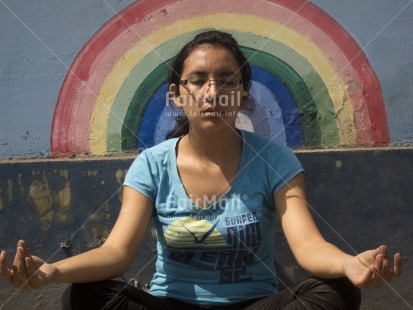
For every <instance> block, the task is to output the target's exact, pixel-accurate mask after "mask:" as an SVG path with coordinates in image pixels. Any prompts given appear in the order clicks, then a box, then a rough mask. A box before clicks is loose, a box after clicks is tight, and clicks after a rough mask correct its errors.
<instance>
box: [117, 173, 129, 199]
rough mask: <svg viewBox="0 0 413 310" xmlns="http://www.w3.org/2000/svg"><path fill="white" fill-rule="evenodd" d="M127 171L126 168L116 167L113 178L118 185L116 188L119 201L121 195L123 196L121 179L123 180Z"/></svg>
mask: <svg viewBox="0 0 413 310" xmlns="http://www.w3.org/2000/svg"><path fill="white" fill-rule="evenodd" d="M127 172H128V169H118V170H117V171H116V173H115V178H116V183H117V184H118V185H119V188H118V190H117V193H116V194H117V196H118V199H119V201H120V202H122V196H123V186H122V185H123V181H124V180H125V176H126V173H127Z"/></svg>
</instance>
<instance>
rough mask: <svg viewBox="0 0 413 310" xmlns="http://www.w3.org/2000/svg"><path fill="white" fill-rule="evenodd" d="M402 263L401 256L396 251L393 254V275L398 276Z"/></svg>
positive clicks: (400, 272)
mask: <svg viewBox="0 0 413 310" xmlns="http://www.w3.org/2000/svg"><path fill="white" fill-rule="evenodd" d="M402 269H403V264H402V256H401V254H400V253H396V254H395V255H394V270H393V272H394V275H395V276H396V277H399V276H400V275H401V274H402V271H403V270H402Z"/></svg>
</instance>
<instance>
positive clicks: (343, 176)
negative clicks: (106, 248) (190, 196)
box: [0, 148, 413, 310]
mask: <svg viewBox="0 0 413 310" xmlns="http://www.w3.org/2000/svg"><path fill="white" fill-rule="evenodd" d="M297 155H298V157H299V159H300V161H301V162H302V164H303V166H304V168H305V170H306V179H307V187H308V196H309V202H310V205H311V208H312V211H313V215H314V218H315V220H316V221H317V223H318V225H319V227H320V230H321V231H322V233H323V234H324V236H325V237H326V239H327V240H329V241H331V242H333V243H335V244H337V245H338V246H339V247H340V248H342V249H343V250H345V251H347V252H349V253H353V254H354V253H358V252H359V251H362V250H365V249H369V248H375V247H377V246H379V245H380V244H387V245H388V246H389V248H390V252H391V253H392V254H393V253H395V252H396V251H401V252H402V254H403V256H404V262H403V265H404V275H403V277H402V278H400V279H398V280H397V281H396V282H394V283H392V284H391V287H385V288H383V289H379V290H365V291H363V297H364V300H363V307H362V309H374V310H380V309H386V310H387V309H398V310H403V309H412V308H413V290H412V283H411V279H413V271H412V269H411V268H410V267H409V258H410V257H411V256H412V255H413V241H412V238H413V226H412V224H411V223H412V217H413V209H412V207H411V206H412V205H413V198H412V195H411V181H412V175H413V161H412V158H413V148H406V149H399V150H397V149H389V150H383V149H381V150H368V151H367V150H357V151H351V150H343V151H334V152H301V153H298V154H297ZM132 160H133V159H132V158H123V159H119V158H118V159H114V158H112V159H111V158H109V159H102V160H100V159H99V160H98V159H95V160H79V159H77V160H68V161H67V160H53V161H44V160H43V161H24V162H22V161H18V162H15V161H14V162H12V161H10V162H7V161H6V162H3V163H1V164H0V175H1V179H0V248H1V249H5V250H7V251H8V252H9V253H10V255H11V256H12V255H13V254H14V252H15V250H14V248H15V244H16V242H17V240H18V239H21V238H22V239H24V240H27V243H28V244H29V247H30V249H31V251H32V252H33V254H36V255H38V256H40V257H42V258H44V259H47V260H49V261H55V260H58V259H62V258H65V257H67V256H68V255H73V254H76V253H80V252H84V251H86V250H87V249H89V248H93V247H96V246H98V245H99V244H101V242H102V241H103V238H102V237H104V236H106V234H107V233H108V232H109V230H110V229H111V227H112V225H113V223H114V221H115V219H116V217H117V214H118V211H119V207H120V203H121V202H120V200H121V195H120V194H121V191H120V187H121V184H122V181H123V177H124V175H125V173H126V171H127V169H128V168H129V165H130V164H131V162H132ZM276 234H277V237H278V242H277V252H276V256H275V257H276V262H277V266H278V269H279V274H280V275H281V278H282V280H283V281H284V282H285V284H286V285H289V284H291V283H293V282H295V281H298V280H300V279H302V278H303V277H304V276H305V273H304V272H302V271H301V270H300V269H299V268H298V267H297V265H296V262H295V260H294V258H293V257H292V255H291V252H290V250H289V249H288V246H287V244H286V242H285V239H284V237H283V234H282V231H281V229H280V228H279V226H277V228H276ZM66 241H68V242H69V243H65V242H66ZM65 246H68V247H67V248H66V247H65ZM155 255H156V252H155V239H154V234H153V233H152V230H150V232H149V233H148V235H147V239H146V241H145V243H144V245H143V247H142V249H141V250H140V251H139V253H137V257H136V260H135V262H134V264H133V265H132V266H131V268H130V270H129V271H128V272H127V273H126V274H125V275H124V277H123V279H125V280H128V279H130V278H132V277H133V276H134V275H137V277H138V279H139V280H140V281H141V283H142V284H145V283H148V282H149V280H150V277H151V275H152V273H153V259H154V258H155ZM0 287H1V290H0V309H1V307H2V306H3V307H4V309H59V307H60V306H59V300H60V293H61V291H62V289H63V288H64V287H65V285H53V286H51V287H48V288H45V289H43V290H41V291H37V292H22V293H16V292H15V291H14V290H13V289H11V288H9V287H7V286H5V284H4V283H3V282H1V281H0Z"/></svg>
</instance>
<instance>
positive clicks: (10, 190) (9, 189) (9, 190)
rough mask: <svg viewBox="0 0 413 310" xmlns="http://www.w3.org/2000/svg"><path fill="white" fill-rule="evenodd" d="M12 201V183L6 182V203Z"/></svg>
mask: <svg viewBox="0 0 413 310" xmlns="http://www.w3.org/2000/svg"><path fill="white" fill-rule="evenodd" d="M12 201H13V182H12V180H10V179H8V180H7V202H12Z"/></svg>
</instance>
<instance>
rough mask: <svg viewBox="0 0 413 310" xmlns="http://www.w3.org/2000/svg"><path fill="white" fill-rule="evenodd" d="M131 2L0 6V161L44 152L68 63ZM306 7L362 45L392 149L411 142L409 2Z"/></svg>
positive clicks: (10, 0)
mask: <svg viewBox="0 0 413 310" xmlns="http://www.w3.org/2000/svg"><path fill="white" fill-rule="evenodd" d="M132 2H133V1H132V0H122V1H118V0H108V1H100V0H92V1H82V0H71V1H54V0H37V1H14V0H2V1H1V2H0V42H1V44H0V94H1V96H0V109H1V113H0V158H7V157H38V156H40V157H43V156H47V155H48V154H49V152H50V130H51V121H52V118H53V113H54V108H55V104H56V102H57V98H58V95H59V91H60V87H61V85H62V83H63V80H64V78H65V75H66V73H67V71H68V69H69V68H70V66H71V64H72V62H73V60H74V58H75V57H76V55H77V53H78V52H79V51H80V50H81V48H82V47H83V46H84V45H85V44H86V43H87V41H88V40H89V39H90V38H91V37H93V35H94V34H95V33H96V31H98V30H99V28H100V27H101V26H102V25H103V24H104V23H105V22H106V21H108V20H109V19H111V18H112V17H113V16H114V15H115V12H117V11H120V10H122V9H123V8H125V7H126V6H127V5H129V4H130V3H132ZM312 2H314V3H315V4H316V5H318V6H319V7H321V8H322V9H324V10H325V11H326V12H327V13H329V14H330V15H331V16H332V17H333V18H334V19H335V20H336V21H338V22H339V23H340V25H341V26H342V27H343V28H345V29H346V30H347V31H348V32H349V33H350V34H351V35H352V36H353V38H355V40H356V41H357V42H358V43H359V44H360V46H362V47H364V48H365V52H366V54H367V56H368V59H369V61H370V63H371V65H372V66H373V68H374V70H375V71H376V73H377V75H378V77H379V80H380V82H381V86H382V89H383V95H384V98H385V103H386V109H387V114H388V122H389V128H390V135H391V141H392V144H394V145H412V143H413V126H412V124H413V109H412V98H413V85H412V84H413V70H412V67H413V64H412V61H413V58H412V57H411V55H412V52H413V32H412V31H411V29H412V22H413V21H412V19H411V16H412V15H413V5H412V4H411V1H407V0H405V1H402V0H395V1H383V0H380V1H377V0H364V1H358V0H350V1H338V0H334V1H325V0H323V1H322V0H313V1H312ZM403 8H404V10H402V9H403Z"/></svg>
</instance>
